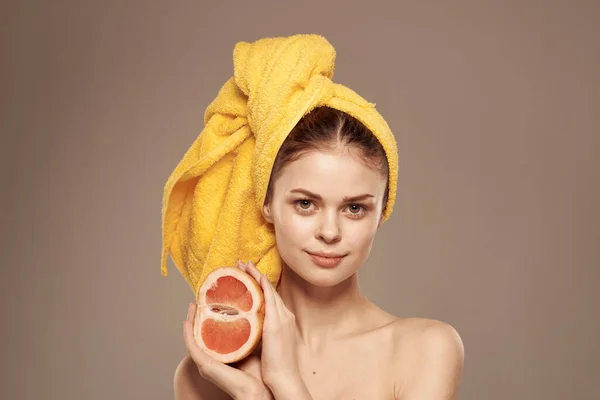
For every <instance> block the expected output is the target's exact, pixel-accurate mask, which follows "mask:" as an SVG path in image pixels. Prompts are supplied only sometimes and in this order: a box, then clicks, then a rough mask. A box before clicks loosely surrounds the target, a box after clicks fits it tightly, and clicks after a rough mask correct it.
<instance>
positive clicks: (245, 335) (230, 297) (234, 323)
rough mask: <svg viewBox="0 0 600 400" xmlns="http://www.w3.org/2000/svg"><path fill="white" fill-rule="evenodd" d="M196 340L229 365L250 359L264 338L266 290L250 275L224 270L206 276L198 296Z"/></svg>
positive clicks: (236, 269) (234, 268)
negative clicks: (264, 291) (264, 292)
mask: <svg viewBox="0 0 600 400" xmlns="http://www.w3.org/2000/svg"><path fill="white" fill-rule="evenodd" d="M196 304H197V307H196V315H195V316H194V337H195V339H196V343H197V344H198V346H199V347H200V348H201V349H202V350H203V351H204V352H206V353H208V354H209V355H210V356H211V357H213V358H214V359H216V360H218V361H220V362H222V363H225V364H230V363H233V362H236V361H239V360H242V359H243V358H245V357H247V356H249V355H250V353H252V351H253V350H254V349H255V348H256V346H258V343H259V342H260V339H261V337H262V327H263V321H264V316H265V308H264V304H265V301H264V296H263V291H262V288H261V287H260V285H259V284H258V282H256V280H255V279H254V278H253V277H252V276H250V275H249V274H248V273H247V272H245V271H242V270H240V269H238V268H236V267H221V268H217V269H215V270H214V271H212V272H211V273H210V274H208V276H207V277H206V279H205V281H204V282H203V284H202V285H201V286H200V289H199V290H198V295H197V297H196Z"/></svg>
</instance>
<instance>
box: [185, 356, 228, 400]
mask: <svg viewBox="0 0 600 400" xmlns="http://www.w3.org/2000/svg"><path fill="white" fill-rule="evenodd" d="M173 388H174V392H175V400H213V399H214V400H230V399H231V397H229V395H227V393H225V392H223V391H222V390H221V389H219V387H217V386H216V385H214V384H213V383H211V382H209V381H207V380H206V379H204V378H202V377H201V376H200V373H199V372H198V368H197V367H196V364H195V363H194V361H193V360H192V358H191V357H190V356H189V355H187V356H185V358H184V359H183V360H181V362H180V363H179V365H178V366H177V368H176V369H175V376H174V379H173Z"/></svg>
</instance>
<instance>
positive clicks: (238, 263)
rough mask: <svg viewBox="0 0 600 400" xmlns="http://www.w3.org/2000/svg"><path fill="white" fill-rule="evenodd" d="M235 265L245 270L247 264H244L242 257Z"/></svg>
mask: <svg viewBox="0 0 600 400" xmlns="http://www.w3.org/2000/svg"><path fill="white" fill-rule="evenodd" d="M235 266H236V267H237V268H239V269H241V270H242V271H245V270H246V264H244V263H243V262H242V260H240V259H238V260H237V263H236V264H235Z"/></svg>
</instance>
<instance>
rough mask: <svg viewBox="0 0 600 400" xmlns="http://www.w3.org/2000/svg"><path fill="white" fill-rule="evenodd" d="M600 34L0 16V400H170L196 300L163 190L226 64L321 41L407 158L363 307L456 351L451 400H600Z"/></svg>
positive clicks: (234, 16) (129, 7)
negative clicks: (285, 42)
mask: <svg viewBox="0 0 600 400" xmlns="http://www.w3.org/2000/svg"><path fill="white" fill-rule="evenodd" d="M599 19H600V7H599V3H598V2H593V1H541V0H540V1H453V2H443V1H395V2H392V1H371V2H365V1H297V2H284V1H264V0H257V1H252V2H248V1H224V2H216V1H215V2H203V1H196V2H194V1H184V2H167V1H163V2H159V1H138V2H133V1H128V2H123V1H106V2H104V1H96V2H90V1H84V2H76V1H63V2H41V1H12V2H8V3H4V5H3V6H2V12H1V14H0V31H1V43H2V47H1V61H0V68H1V74H0V79H1V82H0V83H1V85H0V96H1V99H2V107H1V113H2V115H1V118H0V128H1V142H0V148H1V153H2V154H1V158H0V162H1V163H2V166H1V168H0V171H1V173H2V196H1V199H2V200H1V201H2V207H1V208H0V210H2V211H1V213H2V214H1V215H2V220H1V226H2V230H1V232H2V233H1V234H2V237H1V239H2V240H1V243H2V255H3V259H2V275H1V278H0V305H1V312H2V315H1V317H2V319H1V321H2V329H1V332H2V333H1V334H0V335H1V341H0V346H1V357H0V359H1V361H0V362H1V364H0V365H1V369H2V371H1V374H0V377H1V378H0V380H1V382H0V398H2V399H11V400H25V399H27V400H29V399H52V400H54V399H56V400H58V399H60V400H76V399H77V400H80V399H87V400H96V399H97V400H100V399H170V398H172V396H173V395H172V381H173V372H174V370H175V367H176V365H177V363H178V362H179V360H180V359H181V358H182V357H183V356H184V354H185V347H184V344H183V340H182V329H181V322H182V321H183V319H184V318H185V313H186V306H187V303H188V301H190V300H191V299H192V292H191V290H190V289H189V288H188V287H187V285H186V284H185V282H184V280H183V278H181V276H180V275H179V273H178V272H177V270H176V269H175V267H174V266H173V264H172V263H171V262H169V266H170V275H169V277H166V278H164V277H162V276H161V275H160V211H161V210H160V207H161V202H162V189H163V185H164V183H165V182H166V179H167V177H168V176H169V174H170V173H171V171H172V170H173V168H174V167H175V166H176V164H177V162H178V161H179V159H180V158H181V156H182V155H183V154H184V152H185V150H186V149H187V148H188V147H189V146H190V144H191V143H192V141H193V140H194V139H195V137H196V136H197V135H198V133H199V132H200V131H201V130H202V128H203V121H202V119H203V113H204V109H205V108H206V106H207V105H208V104H209V103H210V102H211V101H212V99H213V98H214V97H215V96H216V94H217V92H218V90H219V88H220V87H221V85H222V84H223V83H224V82H225V81H226V80H227V79H228V78H229V77H230V76H231V74H232V73H233V71H232V51H233V46H234V45H235V43H236V42H238V41H253V40H256V39H258V38H261V37H265V36H277V35H291V34H295V33H320V34H323V35H324V36H326V37H327V39H328V40H329V41H330V42H331V43H332V44H333V45H334V46H335V47H336V49H337V52H338V56H337V62H336V72H335V76H334V81H336V82H339V83H342V84H344V85H347V86H349V87H351V88H352V89H354V90H356V91H357V92H358V93H360V94H361V95H362V96H363V97H365V98H366V99H367V100H369V101H372V102H375V103H377V107H378V109H379V111H380V112H381V113H382V114H383V116H384V117H385V118H386V119H387V121H388V123H389V124H390V126H391V127H392V129H393V130H394V133H395V135H396V137H397V140H398V145H399V152H400V170H399V191H398V202H397V204H396V208H395V211H394V214H393V215H392V218H391V220H390V221H389V222H388V223H387V224H385V225H384V227H383V228H382V230H381V232H380V233H379V235H378V237H377V240H376V243H375V246H374V249H373V252H372V255H371V257H370V259H369V261H368V263H367V265H365V267H364V269H363V270H362V271H361V273H360V277H361V282H362V285H363V288H364V290H365V292H366V293H367V295H368V296H369V297H370V298H371V299H373V300H374V301H376V302H377V303H379V304H380V305H381V306H382V307H383V308H385V309H386V310H388V311H389V312H392V313H395V314H397V315H400V316H420V317H427V318H436V319H441V320H443V321H446V322H448V323H450V324H452V325H453V326H454V327H455V328H456V329H457V330H458V331H459V333H460V334H461V336H462V338H463V341H464V344H465V351H466V353H465V354H466V358H465V370H464V374H463V379H462V381H461V388H460V396H459V398H460V399H464V400H479V399H486V400H500V399H511V400H517V399H523V400H537V399H540V400H541V399H545V400H559V399H560V400H564V399H590V400H591V399H597V398H598V391H597V389H598V377H599V376H600V344H599V343H600V340H599V338H600V318H599V316H600V311H599V310H598V308H599V306H600V212H599V207H600V187H599V186H600V157H599V150H600V138H599V136H600V118H599V116H598V112H599V111H600V77H599V75H598V71H600V51H599V48H600V45H599V39H598V38H600V28H599V27H600V25H599V24H598V20H599Z"/></svg>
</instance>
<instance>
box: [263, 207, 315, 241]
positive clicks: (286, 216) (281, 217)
mask: <svg viewBox="0 0 600 400" xmlns="http://www.w3.org/2000/svg"><path fill="white" fill-rule="evenodd" d="M273 224H274V226H275V233H276V239H277V243H278V245H281V246H282V247H285V246H289V245H295V246H299V247H304V246H303V245H305V244H306V242H307V240H309V239H310V238H311V237H312V235H313V233H314V231H315V229H316V227H315V219H314V218H306V217H304V216H302V215H298V214H297V213H296V212H294V211H293V210H290V209H289V207H280V208H278V210H277V212H276V213H275V215H274V218H273ZM282 250H284V249H282Z"/></svg>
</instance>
